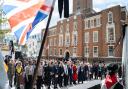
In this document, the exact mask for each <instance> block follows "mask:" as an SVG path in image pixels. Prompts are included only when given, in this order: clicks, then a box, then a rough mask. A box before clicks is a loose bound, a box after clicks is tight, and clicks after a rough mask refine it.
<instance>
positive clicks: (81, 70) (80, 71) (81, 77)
mask: <svg viewBox="0 0 128 89" xmlns="http://www.w3.org/2000/svg"><path fill="white" fill-rule="evenodd" d="M84 74H85V71H84V67H83V65H82V64H81V65H80V67H79V69H78V83H79V82H82V83H83V81H84V76H85V75H84Z"/></svg>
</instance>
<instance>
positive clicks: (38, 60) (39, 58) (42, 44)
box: [30, 0, 56, 89]
mask: <svg viewBox="0 0 128 89" xmlns="http://www.w3.org/2000/svg"><path fill="white" fill-rule="evenodd" d="M55 2H56V0H53V2H52V7H51V11H50V14H49V17H48V22H47V25H46V29H45V32H44V37H43V40H42V43H41V47H40V51H39V55H38V59H37V64H36V68H35V70H34V74H33V79H32V85H30V89H33V85H34V83H35V80H36V76H37V72H38V68H39V64H40V60H41V56H42V52H43V49H44V44H45V41H46V37H47V33H48V28H49V24H50V21H51V17H52V13H53V10H54V5H55Z"/></svg>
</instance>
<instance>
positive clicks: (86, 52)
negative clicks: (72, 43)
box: [84, 46, 89, 57]
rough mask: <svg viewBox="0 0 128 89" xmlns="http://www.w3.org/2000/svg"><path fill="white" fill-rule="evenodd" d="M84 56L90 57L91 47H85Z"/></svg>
mask: <svg viewBox="0 0 128 89" xmlns="http://www.w3.org/2000/svg"><path fill="white" fill-rule="evenodd" d="M84 56H85V57H89V47H88V46H85V47H84Z"/></svg>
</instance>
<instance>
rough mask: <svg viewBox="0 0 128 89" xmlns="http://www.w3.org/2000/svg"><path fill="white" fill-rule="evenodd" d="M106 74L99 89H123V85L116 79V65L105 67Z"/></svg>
mask: <svg viewBox="0 0 128 89" xmlns="http://www.w3.org/2000/svg"><path fill="white" fill-rule="evenodd" d="M107 70H108V74H107V76H106V78H105V79H104V80H103V81H102V85H101V89H123V85H122V84H121V83H120V82H119V80H118V78H117V72H118V65H117V64H115V63H112V64H109V65H108V66H107Z"/></svg>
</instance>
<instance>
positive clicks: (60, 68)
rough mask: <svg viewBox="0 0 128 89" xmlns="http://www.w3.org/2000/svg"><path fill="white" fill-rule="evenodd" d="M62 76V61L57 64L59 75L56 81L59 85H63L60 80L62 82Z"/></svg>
mask: <svg viewBox="0 0 128 89" xmlns="http://www.w3.org/2000/svg"><path fill="white" fill-rule="evenodd" d="M63 76H64V67H63V64H62V62H61V63H60V64H59V76H58V83H59V87H63V85H62V82H63Z"/></svg>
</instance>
